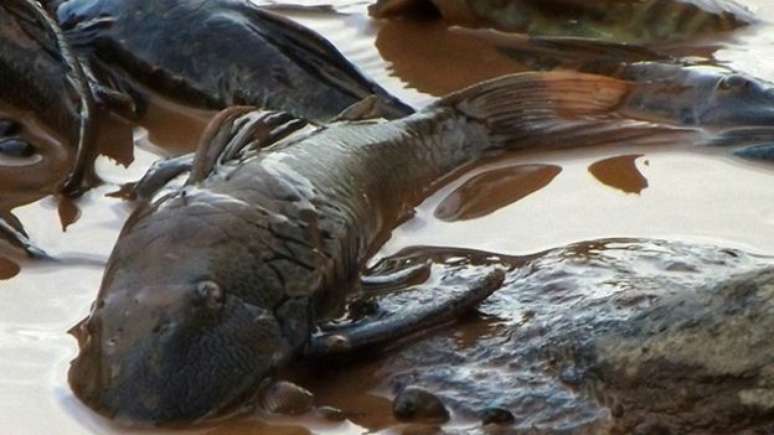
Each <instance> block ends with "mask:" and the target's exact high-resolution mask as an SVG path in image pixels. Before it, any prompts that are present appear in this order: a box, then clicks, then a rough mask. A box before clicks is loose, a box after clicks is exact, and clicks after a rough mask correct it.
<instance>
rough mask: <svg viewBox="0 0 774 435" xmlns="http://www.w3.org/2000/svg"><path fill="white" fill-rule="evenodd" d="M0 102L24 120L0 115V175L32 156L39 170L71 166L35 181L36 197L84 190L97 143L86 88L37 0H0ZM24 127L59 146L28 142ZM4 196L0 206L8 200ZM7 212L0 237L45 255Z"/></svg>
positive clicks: (12, 173)
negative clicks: (43, 132)
mask: <svg viewBox="0 0 774 435" xmlns="http://www.w3.org/2000/svg"><path fill="white" fill-rule="evenodd" d="M0 101H1V102H2V103H3V104H5V105H8V106H11V107H12V108H13V110H14V111H15V112H14V113H16V114H19V113H21V114H24V116H23V119H22V117H21V116H20V117H19V119H0V160H2V159H5V161H6V162H9V161H10V162H11V163H13V164H11V165H0V166H2V170H3V174H2V177H8V178H13V177H14V176H15V174H16V173H18V172H20V171H22V170H24V169H22V167H21V166H18V165H17V163H16V162H15V161H20V159H21V161H23V159H28V158H32V157H35V156H34V155H35V154H38V155H39V159H40V160H42V161H44V162H45V166H44V167H45V168H46V169H54V168H58V167H63V166H66V165H71V167H72V169H70V170H69V171H67V172H65V174H64V175H63V178H62V179H59V176H58V175H56V174H51V175H49V176H48V177H44V178H49V177H56V179H55V180H53V182H51V183H50V184H51V185H50V186H48V185H36V186H35V189H34V190H35V192H36V194H38V195H44V194H50V193H56V192H58V191H64V192H66V193H77V192H78V191H79V190H80V189H81V188H82V187H83V184H84V182H85V180H84V178H85V176H86V175H87V170H88V166H89V165H90V164H91V161H92V158H93V156H94V152H95V146H96V145H95V142H94V136H95V130H94V129H95V127H94V124H93V121H92V113H93V102H92V96H91V91H90V88H89V85H88V82H87V80H86V78H85V76H84V74H83V71H82V70H81V66H80V64H79V63H78V62H77V60H76V59H75V56H74V55H73V54H72V52H71V51H70V49H69V47H68V45H67V43H66V41H65V40H64V36H63V35H62V33H61V30H60V29H59V28H58V26H57V24H56V21H55V20H54V19H53V18H51V17H50V16H49V15H48V13H47V12H46V11H45V9H43V7H42V6H41V5H40V4H39V3H38V2H37V1H36V0H5V1H3V2H2V3H0ZM33 119H34V120H35V121H33ZM30 124H42V125H43V126H44V127H45V128H46V129H47V130H48V132H49V133H52V134H53V135H56V136H58V140H59V141H60V142H61V143H64V145H65V147H64V148H63V147H61V146H58V145H59V144H58V143H54V142H55V141H47V140H40V141H39V142H36V143H31V137H32V136H31V135H26V136H25V135H23V134H22V133H23V131H22V130H23V129H22V127H21V126H22V125H30ZM68 147H69V149H68ZM73 154H74V155H75V158H73V157H72V156H73ZM71 162H72V163H71ZM2 177H0V178H2ZM39 179H40V178H39V177H30V180H39ZM31 183H32V181H30V182H28V183H26V184H28V185H29V184H31ZM22 184H25V183H22ZM14 193H19V192H14ZM3 199H5V198H0V207H2V208H7V207H9V206H11V205H13V204H9V202H12V201H4V200H3ZM15 205H18V204H15ZM7 212H8V210H0V238H3V239H6V240H7V241H10V243H11V244H13V245H15V246H17V247H20V248H22V249H24V250H25V251H26V252H27V253H28V254H31V255H34V256H42V255H44V253H43V252H42V251H41V250H40V249H38V248H36V247H34V246H33V245H32V243H31V242H30V240H29V239H28V236H27V234H26V233H25V232H24V229H23V228H22V227H21V224H20V223H19V222H18V221H17V220H16V219H11V218H8V216H10V215H9V214H8V213H7ZM3 216H5V218H4V217H3Z"/></svg>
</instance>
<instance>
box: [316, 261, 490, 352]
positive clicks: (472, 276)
mask: <svg viewBox="0 0 774 435" xmlns="http://www.w3.org/2000/svg"><path fill="white" fill-rule="evenodd" d="M504 279H505V272H504V271H503V269H501V268H499V267H498V266H467V267H465V268H463V269H462V270H460V269H455V270H452V272H451V273H449V274H447V275H444V276H442V277H441V278H440V279H438V280H432V281H430V282H428V283H426V284H421V285H417V286H414V287H413V288H412V289H406V291H402V292H399V293H398V292H395V293H393V294H392V295H390V297H391V298H393V299H395V300H394V301H391V302H390V304H380V308H381V310H380V313H379V316H378V318H377V319H374V320H371V319H367V318H366V319H363V320H359V321H357V322H354V323H353V324H351V325H345V326H341V327H337V328H336V329H334V330H330V331H325V332H321V333H318V334H316V335H314V336H313V337H312V339H311V340H310V342H309V344H308V346H307V348H306V352H305V354H306V356H307V357H310V358H320V357H328V356H334V355H340V354H345V353H349V352H353V351H358V350H361V349H365V348H371V347H374V346H379V345H383V344H386V343H388V342H391V341H396V340H399V339H402V338H405V337H407V336H411V335H416V334H418V333H421V332H423V331H427V330H428V329H430V328H433V327H435V326H438V325H440V324H443V323H446V322H451V321H453V320H455V319H456V318H458V317H460V316H462V315H463V314H465V313H466V312H468V311H470V310H472V309H474V308H475V307H476V306H477V305H478V304H479V303H481V302H482V301H483V300H484V299H486V298H487V297H489V295H491V294H492V293H493V292H494V291H495V290H497V289H498V288H500V286H501V285H502V283H503V281H504ZM409 290H410V291H409ZM386 305H391V306H393V309H388V310H387V311H386V312H385V308H386Z"/></svg>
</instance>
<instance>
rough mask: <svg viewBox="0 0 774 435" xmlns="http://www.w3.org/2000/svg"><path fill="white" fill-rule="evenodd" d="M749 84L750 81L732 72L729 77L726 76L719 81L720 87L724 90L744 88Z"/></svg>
mask: <svg viewBox="0 0 774 435" xmlns="http://www.w3.org/2000/svg"><path fill="white" fill-rule="evenodd" d="M749 85H750V81H749V80H747V79H746V78H744V77H742V76H740V75H738V74H732V75H730V76H728V77H725V78H723V79H722V80H720V83H718V87H719V88H720V89H722V90H724V91H728V90H732V89H742V88H746V87H747V86H749Z"/></svg>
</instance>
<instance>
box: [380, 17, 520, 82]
mask: <svg viewBox="0 0 774 435" xmlns="http://www.w3.org/2000/svg"><path fill="white" fill-rule="evenodd" d="M376 47H377V48H378V49H379V53H380V54H381V56H382V57H383V58H384V60H386V61H388V62H390V64H391V66H390V67H391V70H392V73H393V74H394V75H396V76H398V77H400V78H401V80H403V81H405V82H406V83H408V84H409V85H410V86H411V87H413V88H415V89H417V90H419V91H421V92H426V93H428V94H432V95H444V94H447V93H449V92H451V91H454V90H457V89H460V88H463V87H465V86H468V85H471V84H473V83H477V82H480V81H482V80H487V79H491V78H494V77H498V76H501V75H504V74H510V73H515V72H522V71H526V70H527V69H528V67H527V66H526V65H522V64H520V63H518V62H516V61H514V60H512V59H509V58H508V57H507V56H505V55H504V54H502V53H500V52H499V51H498V50H497V47H496V45H495V44H494V43H493V42H491V41H487V40H486V39H484V38H480V37H478V36H477V35H476V34H471V33H468V32H458V31H454V30H452V29H449V28H447V26H446V24H444V23H443V22H440V21H420V20H390V21H386V22H384V23H383V25H382V27H381V29H380V30H379V33H378V35H377V37H376Z"/></svg>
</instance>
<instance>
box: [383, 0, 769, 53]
mask: <svg viewBox="0 0 774 435" xmlns="http://www.w3.org/2000/svg"><path fill="white" fill-rule="evenodd" d="M418 9H420V10H427V9H434V10H435V11H436V12H437V13H439V14H440V15H441V16H442V17H443V19H444V20H445V21H447V22H449V23H450V24H457V25H463V26H483V27H494V28H497V29H500V30H504V31H509V32H518V33H527V34H530V35H539V36H573V37H586V38H594V39H599V40H605V41H609V42H619V43H621V42H622V43H634V44H653V43H662V42H674V41H682V40H687V39H692V38H696V37H699V36H704V35H711V34H717V33H721V32H727V31H730V30H733V29H736V28H739V27H742V26H745V25H747V24H750V23H754V22H757V21H758V20H757V19H755V16H754V15H753V14H752V12H751V11H750V10H748V9H747V8H745V7H743V6H741V5H739V4H738V3H735V2H734V1H731V0H728V1H719V0H602V1H587V0H513V1H501V0H379V1H377V2H376V3H375V4H374V5H372V6H371V7H370V8H369V12H370V14H371V15H372V16H374V17H379V18H383V17H390V16H395V15H402V14H406V13H410V12H411V11H415V10H418Z"/></svg>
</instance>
